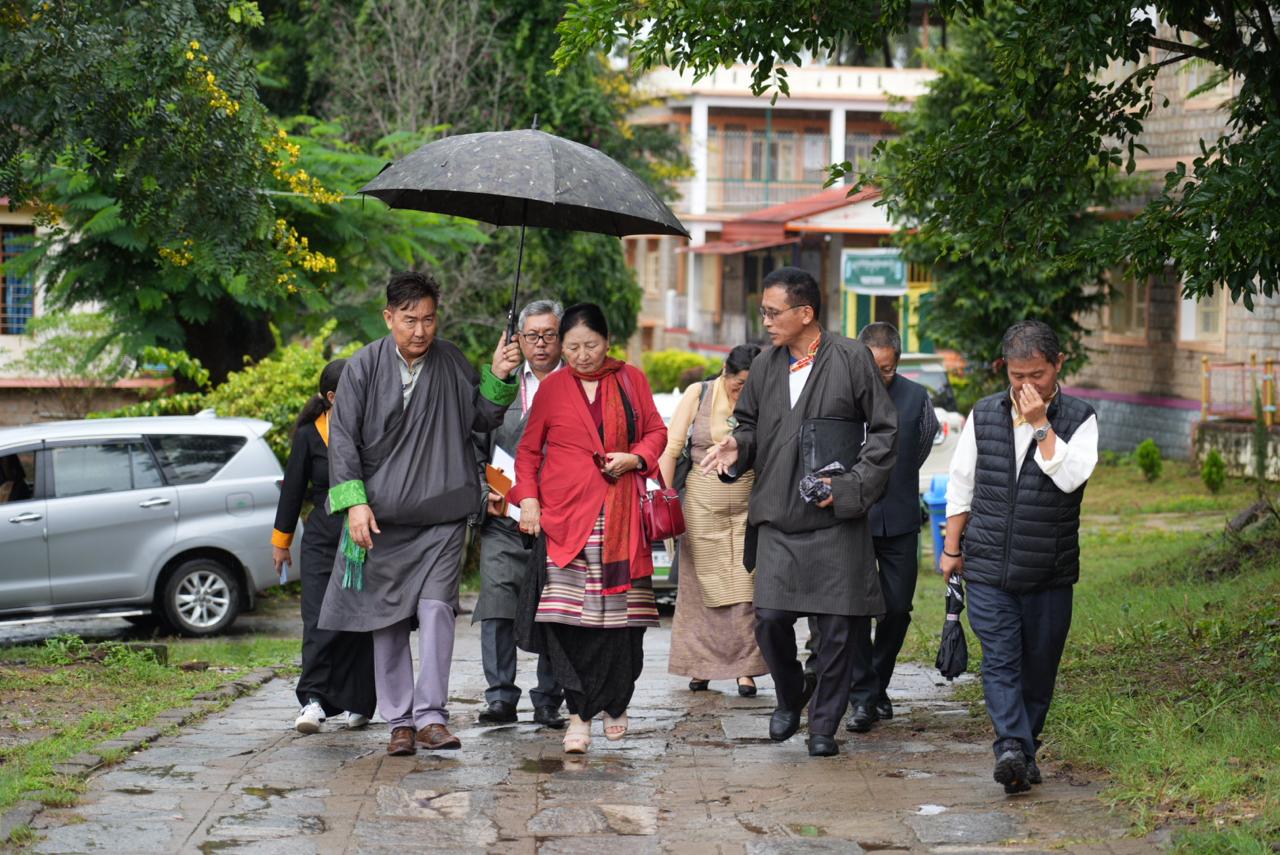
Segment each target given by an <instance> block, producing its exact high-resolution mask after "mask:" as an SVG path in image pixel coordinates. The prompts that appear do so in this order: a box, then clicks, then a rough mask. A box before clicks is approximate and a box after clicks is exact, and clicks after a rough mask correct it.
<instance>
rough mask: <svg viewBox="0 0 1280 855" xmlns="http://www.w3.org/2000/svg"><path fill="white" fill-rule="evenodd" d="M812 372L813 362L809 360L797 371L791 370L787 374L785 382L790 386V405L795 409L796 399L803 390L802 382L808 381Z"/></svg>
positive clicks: (798, 398)
mask: <svg viewBox="0 0 1280 855" xmlns="http://www.w3.org/2000/svg"><path fill="white" fill-rule="evenodd" d="M812 373H813V363H812V362H810V363H809V364H808V365H806V366H805V367H804V368H801V369H800V370H799V371H792V372H791V373H790V374H789V375H788V376H787V383H788V385H789V386H790V387H791V407H792V409H795V406H796V401H798V400H800V395H801V394H802V393H803V392H804V384H805V383H808V382H809V375H810V374H812Z"/></svg>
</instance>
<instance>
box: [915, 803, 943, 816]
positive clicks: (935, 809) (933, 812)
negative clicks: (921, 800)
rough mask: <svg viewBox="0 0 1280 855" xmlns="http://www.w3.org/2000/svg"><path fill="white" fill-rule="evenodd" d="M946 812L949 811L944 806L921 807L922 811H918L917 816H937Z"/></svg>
mask: <svg viewBox="0 0 1280 855" xmlns="http://www.w3.org/2000/svg"><path fill="white" fill-rule="evenodd" d="M946 812H947V809H946V808H945V807H943V806H942V805H920V810H918V811H916V816H937V815H938V814H940V813H946Z"/></svg>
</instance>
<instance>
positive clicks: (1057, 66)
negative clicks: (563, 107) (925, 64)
mask: <svg viewBox="0 0 1280 855" xmlns="http://www.w3.org/2000/svg"><path fill="white" fill-rule="evenodd" d="M931 5H933V6H934V8H933V9H931V13H932V12H933V11H935V10H936V12H937V13H938V15H939V17H940V18H942V19H944V20H949V21H950V22H951V23H956V22H959V21H963V20H966V19H973V18H982V19H984V20H989V22H990V23H991V25H992V27H993V38H994V42H993V44H994V47H995V50H994V52H993V54H992V58H993V68H994V71H995V72H996V75H997V77H996V79H997V80H998V81H999V83H998V85H994V86H987V87H985V88H982V89H975V90H973V93H972V94H973V97H972V98H970V99H968V100H967V101H966V103H965V104H964V109H963V110H962V111H960V112H958V113H957V114H956V115H955V123H954V125H953V126H952V127H951V128H950V129H949V130H948V132H946V133H942V134H936V135H932V136H929V137H924V138H921V139H919V140H918V141H917V142H915V143H912V144H911V145H910V146H909V147H905V148H903V149H901V150H900V155H901V156H900V157H899V158H898V160H899V161H900V162H901V163H902V164H905V165H906V169H905V170H904V171H903V172H901V173H900V174H899V176H898V179H897V182H896V184H895V186H894V188H893V189H892V191H891V192H890V193H889V194H888V195H887V196H886V204H887V206H888V208H889V211H890V214H891V215H893V216H894V217H897V218H899V219H900V221H902V222H903V223H904V224H910V225H912V226H914V227H918V228H919V229H920V230H921V231H922V232H924V233H925V234H926V235H927V236H929V237H931V238H933V239H934V241H935V242H936V244H937V245H938V247H939V248H940V249H942V250H943V255H944V256H945V257H948V258H952V259H953V260H954V259H959V258H968V257H974V258H977V259H979V260H981V261H983V262H984V263H989V264H991V265H994V266H995V268H996V269H997V270H998V271H1004V272H1007V273H1013V274H1015V275H1016V274H1019V271H1024V270H1028V269H1029V270H1037V269H1038V268H1039V267H1040V266H1041V265H1042V264H1046V263H1047V265H1048V268H1049V271H1048V272H1052V273H1056V272H1059V270H1061V271H1062V272H1065V271H1068V270H1071V269H1076V270H1087V269H1088V268H1089V267H1090V266H1091V265H1093V264H1096V263H1097V260H1105V259H1127V260H1129V261H1130V262H1131V263H1132V268H1131V271H1130V272H1131V273H1133V274H1134V275H1147V274H1160V273H1163V271H1164V270H1165V268H1166V266H1167V265H1170V264H1171V265H1172V266H1173V267H1174V268H1175V269H1177V270H1178V271H1179V272H1180V275H1181V276H1182V277H1183V284H1184V288H1185V291H1186V293H1187V294H1188V295H1190V296H1206V295H1209V294H1212V293H1213V292H1214V291H1215V289H1217V288H1219V287H1225V288H1227V289H1228V290H1229V291H1230V293H1231V295H1232V297H1233V298H1234V299H1238V300H1241V301H1243V302H1244V303H1245V305H1246V306H1247V307H1250V308H1252V305H1253V297H1254V295H1256V294H1259V293H1260V294H1265V295H1268V296H1270V295H1272V294H1274V293H1276V291H1277V288H1278V287H1280V252H1277V251H1276V244H1275V241H1274V239H1273V238H1274V235H1275V234H1277V233H1280V205H1277V204H1276V199H1275V193H1276V190H1275V188H1276V186H1277V184H1278V183H1280V122H1278V121H1276V120H1277V118H1280V36H1278V35H1277V32H1276V25H1275V22H1274V20H1273V19H1274V16H1275V4H1274V3H1268V2H1244V0H1222V2H1215V3H1213V4H1211V5H1210V6H1206V5H1205V4H1203V3H1199V2H1191V0H1160V2H1156V3H1153V4H1150V5H1148V6H1145V7H1143V11H1142V13H1141V14H1138V13H1135V11H1134V8H1135V7H1134V6H1133V5H1132V4H1125V3H1111V2H1108V0H1083V2H1082V0H1028V2H1022V3H1018V4H1017V5H1016V6H1014V5H1013V4H1012V3H1005V2H997V3H989V2H978V0H954V2H942V3H938V4H931ZM911 7H912V4H911V3H908V2H906V0H891V2H884V3H878V4H868V3H861V2H852V0H849V2H836V3H831V2H822V0H801V2H796V3H787V4H781V3H759V2H755V0H727V2H719V3H674V2H666V3H653V2H650V0H575V2H573V3H572V4H571V5H570V7H569V9H568V11H567V13H566V15H565V19H564V22H563V23H562V24H561V25H560V27H559V32H560V35H561V39H562V42H561V46H560V50H558V51H557V53H556V59H557V62H559V63H561V64H564V63H568V62H571V61H573V60H575V59H576V58H580V57H582V56H585V55H587V54H589V53H590V52H592V51H595V50H598V49H599V46H600V45H603V46H604V47H605V48H606V49H611V48H612V47H614V46H615V45H616V44H618V43H619V42H620V41H623V40H628V41H629V46H630V51H631V57H632V59H633V61H634V62H635V64H636V65H638V66H639V67H642V68H650V67H654V66H657V65H668V64H669V65H672V66H674V67H675V68H677V69H680V70H684V69H688V70H691V71H692V72H693V73H694V74H695V75H697V76H705V75H707V74H709V73H711V72H712V71H714V70H716V69H717V68H719V67H723V66H726V65H729V64H732V63H734V62H737V61H743V62H746V63H749V64H751V65H752V66H753V72H752V85H753V89H754V90H755V91H756V92H757V93H759V92H762V91H765V90H767V89H769V88H776V89H777V91H778V92H780V93H783V94H785V93H786V91H787V84H786V75H785V70H784V69H782V68H781V67H780V66H781V65H784V64H787V63H799V62H801V61H803V60H804V59H806V58H808V57H810V56H817V57H825V56H828V55H830V54H831V53H832V52H833V51H835V50H836V49H837V48H839V47H840V46H841V45H843V44H848V43H860V44H863V45H868V46H871V45H875V44H878V43H880V42H881V41H882V40H883V39H884V38H885V37H886V36H887V35H891V34H894V33H900V32H902V31H903V30H904V29H905V28H906V26H907V23H908V21H909V18H910V14H911ZM726 21H731V22H733V26H726V25H725V22H726ZM1157 21H1160V22H1163V24H1166V25H1168V26H1167V27H1162V28H1161V29H1160V31H1159V32H1157V28H1156V22H1157ZM1153 58H1154V59H1153ZM1190 61H1198V62H1201V63H1203V64H1204V65H1205V66H1206V67H1207V69H1208V71H1209V76H1210V77H1214V76H1217V77H1223V76H1225V75H1230V77H1231V79H1232V81H1233V87H1232V88H1233V91H1234V92H1235V93H1236V94H1235V95H1234V97H1233V98H1231V99H1230V101H1229V102H1228V107H1227V109H1228V111H1229V113H1230V121H1229V123H1228V125H1227V128H1226V130H1225V132H1224V134H1223V135H1222V136H1221V137H1220V138H1218V139H1213V138H1210V139H1207V140H1205V141H1203V142H1202V143H1201V153H1200V156H1198V157H1196V158H1195V159H1194V160H1193V161H1192V163H1191V165H1190V167H1188V166H1187V165H1186V164H1179V165H1177V166H1176V167H1175V168H1174V169H1173V170H1172V171H1170V172H1169V174H1168V175H1167V176H1166V178H1165V182H1164V185H1163V187H1156V188H1153V193H1152V197H1153V198H1151V200H1150V201H1149V202H1148V203H1147V204H1146V207H1145V208H1143V209H1142V210H1141V211H1140V212H1139V213H1138V215H1137V216H1136V217H1134V218H1132V219H1130V218H1116V219H1114V220H1108V221H1106V222H1100V223H1098V224H1097V227H1096V229H1094V230H1093V231H1092V232H1090V233H1087V234H1083V235H1080V234H1076V233H1075V231H1076V230H1075V226H1076V224H1077V220H1078V218H1080V217H1081V216H1082V214H1084V212H1085V211H1086V210H1087V203H1086V201H1085V200H1087V199H1089V198H1091V197H1101V198H1105V196H1106V188H1105V182H1106V181H1107V180H1108V179H1107V177H1108V176H1109V175H1110V174H1112V173H1115V172H1119V171H1121V170H1123V171H1125V172H1126V173H1132V172H1133V171H1134V169H1135V167H1136V156H1137V154H1138V153H1139V152H1142V153H1145V152H1146V148H1145V147H1144V146H1143V145H1142V143H1141V142H1140V139H1141V137H1142V133H1143V131H1144V126H1145V124H1146V122H1147V119H1148V118H1149V116H1150V113H1151V110H1152V108H1153V107H1154V106H1155V105H1156V104H1157V103H1160V102H1163V95H1162V94H1160V92H1159V91H1158V90H1157V87H1156V85H1155V84H1156V74H1157V72H1158V71H1159V70H1160V69H1161V68H1162V67H1169V68H1171V69H1176V68H1177V66H1178V65H1179V64H1182V63H1187V62H1190ZM1128 63H1132V64H1133V66H1134V67H1135V70H1133V71H1132V72H1129V71H1128V70H1127V68H1125V64H1128ZM1113 66H1116V67H1120V68H1122V69H1125V71H1124V72H1122V74H1121V76H1119V77H1117V76H1115V75H1113V74H1109V73H1108V72H1109V70H1111V69H1112V67H1113ZM1161 83H1162V87H1163V85H1168V84H1165V82H1164V81H1163V80H1162V81H1161ZM853 168H854V167H853V165H851V164H842V165H839V169H838V171H839V172H844V171H847V170H851V169H853ZM876 170H877V168H876V166H875V165H874V164H873V166H872V167H871V170H870V172H869V173H868V174H867V175H864V176H863V177H864V178H866V179H870V180H875V179H876V177H877V171H876ZM958 171H963V178H964V180H963V182H960V181H958V180H957V172H958ZM916 217H918V219H915V218H916Z"/></svg>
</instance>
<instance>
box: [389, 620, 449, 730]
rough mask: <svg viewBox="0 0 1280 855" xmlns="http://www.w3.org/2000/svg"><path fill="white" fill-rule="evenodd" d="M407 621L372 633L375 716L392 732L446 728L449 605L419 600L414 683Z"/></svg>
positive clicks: (447, 712) (447, 718) (447, 716)
mask: <svg viewBox="0 0 1280 855" xmlns="http://www.w3.org/2000/svg"><path fill="white" fill-rule="evenodd" d="M409 622H410V619H409V618H405V619H404V620H402V621H400V622H399V623H394V624H392V625H391V626H388V627H385V628H383V629H378V630H374V632H373V678H374V684H375V685H376V686H377V690H378V712H379V713H381V714H382V717H383V718H385V719H386V720H387V724H388V725H389V726H390V727H391V728H393V729H394V728H397V727H412V728H414V729H416V730H421V729H422V728H424V727H426V726H427V725H429V724H448V723H449V709H448V703H449V665H450V663H451V661H452V660H453V633H454V615H453V606H451V605H450V604H449V603H446V602H443V601H441V600H426V599H422V600H418V660H419V664H418V679H417V680H416V681H415V680H414V678H413V653H412V651H411V648H410V645H409Z"/></svg>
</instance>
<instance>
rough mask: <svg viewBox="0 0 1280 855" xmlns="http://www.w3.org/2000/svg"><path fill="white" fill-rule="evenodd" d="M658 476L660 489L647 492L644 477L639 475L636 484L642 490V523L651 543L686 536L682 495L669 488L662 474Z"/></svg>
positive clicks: (645, 534)
mask: <svg viewBox="0 0 1280 855" xmlns="http://www.w3.org/2000/svg"><path fill="white" fill-rule="evenodd" d="M657 474H658V484H659V485H660V486H659V489H657V490H646V489H645V485H644V475H643V474H642V473H637V479H636V483H637V484H639V485H640V486H639V490H640V521H641V523H642V524H643V525H644V536H645V537H646V538H648V539H649V542H650V543H653V542H654V541H658V540H666V539H667V538H671V537H679V536H680V535H682V534H684V531H685V526H684V508H682V507H681V506H680V493H679V492H678V491H677V490H676V489H675V488H674V487H668V486H667V482H666V481H665V480H664V479H663V477H662V473H661V472H659V473H657Z"/></svg>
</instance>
